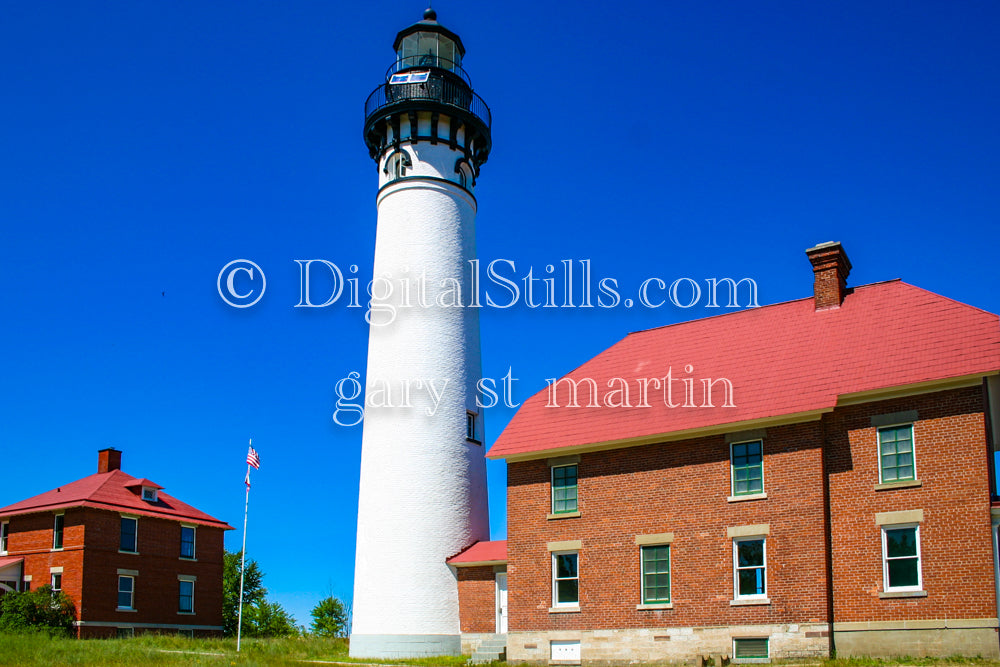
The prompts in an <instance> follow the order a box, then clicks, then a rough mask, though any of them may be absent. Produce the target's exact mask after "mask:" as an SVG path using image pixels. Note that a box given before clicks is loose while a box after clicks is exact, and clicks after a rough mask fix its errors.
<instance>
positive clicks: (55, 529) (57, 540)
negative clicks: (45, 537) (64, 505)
mask: <svg viewBox="0 0 1000 667" xmlns="http://www.w3.org/2000/svg"><path fill="white" fill-rule="evenodd" d="M65 521H66V515H65V514H56V520H55V523H54V524H53V526H52V548H53V549H62V548H63V526H64V525H65Z"/></svg>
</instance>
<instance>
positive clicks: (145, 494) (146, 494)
mask: <svg viewBox="0 0 1000 667" xmlns="http://www.w3.org/2000/svg"><path fill="white" fill-rule="evenodd" d="M142 499H143V500H148V501H149V502H151V503H155V502H156V489H154V488H153V487H151V486H144V487H142Z"/></svg>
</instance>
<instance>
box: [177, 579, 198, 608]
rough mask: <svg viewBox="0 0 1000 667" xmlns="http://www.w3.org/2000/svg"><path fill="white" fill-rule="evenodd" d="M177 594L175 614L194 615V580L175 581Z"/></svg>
mask: <svg viewBox="0 0 1000 667" xmlns="http://www.w3.org/2000/svg"><path fill="white" fill-rule="evenodd" d="M177 584H178V588H179V593H178V596H177V613H179V614H193V613H194V580H193V579H179V580H178V581H177Z"/></svg>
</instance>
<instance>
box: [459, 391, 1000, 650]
mask: <svg viewBox="0 0 1000 667" xmlns="http://www.w3.org/2000/svg"><path fill="white" fill-rule="evenodd" d="M905 410H917V411H918V421H917V422H916V423H915V434H914V442H915V450H916V469H917V476H918V477H919V479H920V480H921V482H922V483H923V486H921V487H919V488H907V489H901V488H900V489H892V490H888V491H876V490H875V488H874V487H875V485H876V484H878V481H879V480H878V457H877V444H876V440H875V438H876V433H875V431H876V429H875V428H873V427H872V426H871V417H872V416H873V415H882V414H888V413H894V412H899V411H905ZM763 448H764V449H763V451H764V462H763V466H764V491H765V493H766V494H767V498H766V499H759V500H745V501H741V502H729V501H728V500H727V497H728V496H729V495H730V493H731V491H730V458H729V456H730V449H729V445H728V444H727V443H726V440H725V437H724V436H722V435H719V436H713V437H705V438H699V439H692V440H687V441H682V442H672V443H664V444H655V445H648V446H642V447H632V448H624V449H616V450H608V451H600V452H593V453H585V454H582V455H581V459H580V462H579V466H578V471H579V487H578V489H579V491H578V492H579V510H580V516H579V517H578V518H567V519H558V520H549V519H547V518H546V515H547V514H548V513H549V512H551V508H550V480H549V466H548V463H547V462H546V461H545V460H534V461H523V462H511V463H510V464H509V466H508V494H507V498H508V508H507V515H508V576H509V582H510V606H509V627H510V631H511V632H527V631H546V630H577V629H581V630H582V629H611V628H622V629H624V628H650V627H665V626H689V627H690V626H733V625H755V624H777V623H789V624H791V623H810V622H820V623H823V622H833V621H862V620H893V619H943V618H993V617H995V616H996V600H995V595H994V577H993V564H992V563H993V557H992V546H991V544H992V543H991V532H990V530H991V528H990V485H989V480H988V468H987V445H986V435H985V426H984V414H983V396H982V390H981V388H979V387H971V388H965V389H957V390H950V391H942V392H936V393H930V394H923V395H918V396H913V397H908V398H900V399H896V400H889V401H881V402H875V403H868V404H861V405H856V406H849V407H840V408H837V409H836V410H834V411H833V412H832V413H829V414H826V415H824V417H823V418H822V419H821V420H818V421H812V422H805V423H799V424H793V425H786V426H779V427H771V428H768V429H767V432H766V436H765V437H764V438H763ZM827 493H829V500H828V498H827ZM910 509H922V510H923V512H924V522H923V523H922V524H921V529H920V530H921V547H922V552H923V559H922V562H923V579H924V588H925V590H926V591H927V593H928V596H927V597H926V598H904V599H879V597H878V592H879V591H880V590H881V585H882V556H881V533H880V529H879V527H878V526H877V525H876V523H875V513H877V512H885V511H896V510H910ZM828 521H829V522H831V523H830V524H829V525H828ZM751 524H768V525H769V530H770V532H769V535H768V537H767V596H768V598H769V599H770V604H769V605H761V606H731V605H730V601H731V600H732V599H733V597H734V594H733V555H732V543H733V540H732V538H730V537H728V534H727V528H729V527H738V526H746V525H751ZM667 532H670V533H673V534H674V538H673V543H672V545H671V574H672V602H673V608H672V609H656V610H641V609H636V605H637V604H640V603H641V602H642V600H641V599H640V598H641V587H640V551H639V547H638V546H636V544H635V536H636V535H641V534H651V533H667ZM563 540H580V541H581V542H582V547H581V549H580V551H579V573H580V605H579V606H580V611H579V612H578V613H550V612H549V607H550V606H551V604H552V601H551V600H552V584H551V556H550V554H549V552H548V549H547V543H548V542H554V541H563ZM831 573H832V581H831ZM466 576H467V577H469V579H468V580H466V581H464V582H460V587H462V586H466V587H467V588H466V589H464V590H466V591H467V593H466V595H465V597H463V598H462V603H463V621H462V623H463V628H462V629H463V631H472V630H466V627H468V628H473V627H476V628H478V627H483V623H484V622H485V621H484V619H485V618H486V616H485V615H484V616H483V619H480V620H478V621H477V620H474V619H472V618H471V617H469V618H467V617H466V616H467V615H466V613H465V612H466V609H465V605H466V600H469V603H468V604H470V605H475V608H477V609H479V608H483V609H485V608H486V607H485V605H484V603H483V602H482V601H481V598H482V599H485V597H486V592H485V589H483V590H482V591H478V589H476V592H473V590H474V585H475V582H474V581H473V577H474V576H475V575H474V574H473V573H469V574H468V575H466ZM490 609H491V614H492V607H490ZM831 612H832V616H831ZM484 613H485V612H484Z"/></svg>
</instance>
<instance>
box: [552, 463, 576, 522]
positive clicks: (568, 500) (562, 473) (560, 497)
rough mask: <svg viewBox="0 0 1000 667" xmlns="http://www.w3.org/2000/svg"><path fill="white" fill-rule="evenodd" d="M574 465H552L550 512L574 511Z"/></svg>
mask: <svg viewBox="0 0 1000 667" xmlns="http://www.w3.org/2000/svg"><path fill="white" fill-rule="evenodd" d="M576 500H577V488H576V465H575V464H574V465H568V466H553V468H552V512H553V513H554V514H562V513H563V512H575V511H576V509H577V503H576Z"/></svg>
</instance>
